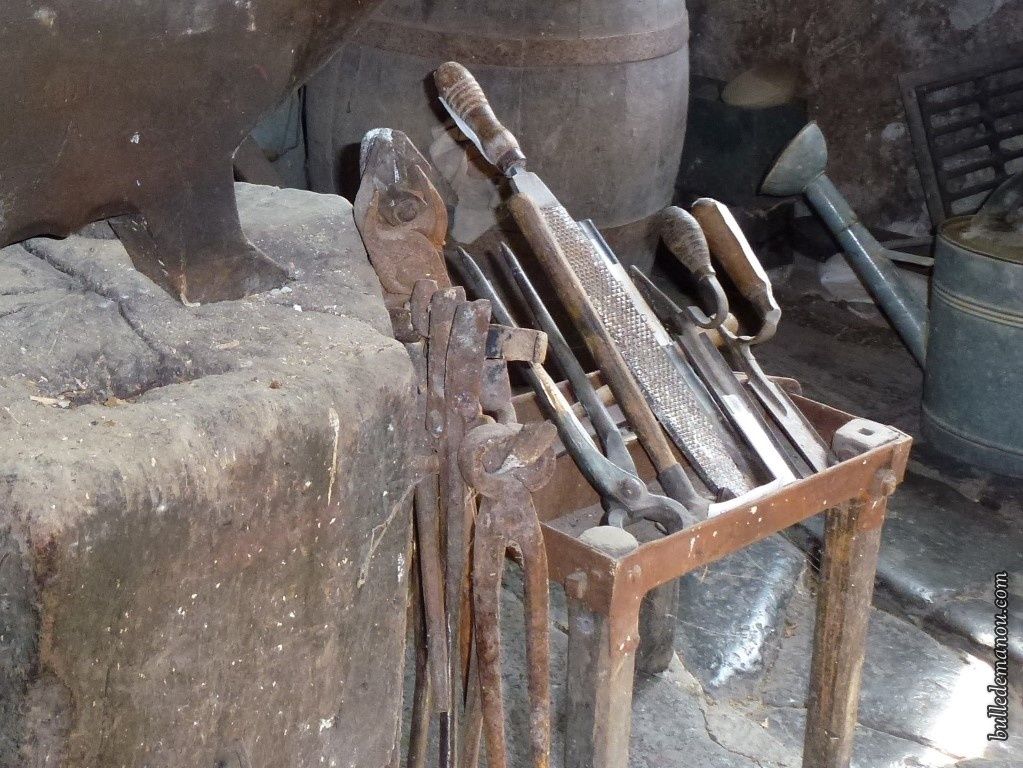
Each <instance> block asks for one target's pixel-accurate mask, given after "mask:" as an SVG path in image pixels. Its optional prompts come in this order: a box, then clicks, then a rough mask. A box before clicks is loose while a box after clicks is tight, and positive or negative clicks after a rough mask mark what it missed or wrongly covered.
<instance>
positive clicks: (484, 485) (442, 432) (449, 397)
mask: <svg viewBox="0 0 1023 768" xmlns="http://www.w3.org/2000/svg"><path fill="white" fill-rule="evenodd" d="M405 305H406V308H407V310H408V320H409V330H410V332H414V333H417V334H421V335H422V338H421V341H419V342H416V343H411V344H406V348H407V349H408V350H409V353H410V355H411V356H412V358H413V361H414V362H415V363H416V369H417V371H419V373H420V388H421V390H422V399H423V413H424V416H423V418H424V434H425V437H424V441H425V442H426V444H427V445H426V452H427V453H428V454H431V455H432V456H433V461H432V464H431V462H430V461H427V462H426V464H427V465H429V470H430V471H429V472H428V474H427V475H426V477H425V478H423V480H422V481H421V482H420V484H419V486H417V490H416V513H417V518H416V523H417V526H416V532H417V539H416V543H417V550H416V553H417V560H418V566H419V572H420V584H421V586H420V588H419V593H418V594H416V595H414V596H413V598H414V601H415V604H416V608H417V610H418V611H419V612H420V613H421V614H422V620H421V621H420V622H419V624H417V626H418V627H419V628H420V632H419V633H418V634H417V656H416V658H417V664H416V687H415V692H414V699H413V702H414V717H413V721H412V735H411V739H410V747H409V753H408V756H407V761H408V765H409V766H410V767H411V768H421V766H423V765H424V764H425V762H426V761H427V747H426V745H427V744H428V742H429V738H428V737H429V726H430V722H431V715H432V714H440V732H439V736H440V738H439V747H440V755H439V757H440V764H441V765H442V766H446V768H474V767H475V765H476V763H477V761H478V759H479V754H480V746H481V744H480V742H481V737H482V735H483V734H484V733H485V735H486V739H487V755H488V764H489V765H492V766H505V765H506V763H507V758H506V753H505V750H506V745H505V738H504V730H503V728H504V703H503V697H502V694H501V685H500V674H501V669H500V615H499V610H498V606H499V600H500V590H501V572H502V569H503V567H504V561H505V557H506V555H507V553H508V552H509V551H513V552H515V553H517V554H518V556H519V559H520V560H521V561H522V563H523V568H524V572H525V575H526V596H527V599H526V606H525V612H526V625H527V627H528V633H527V655H528V658H529V661H530V692H531V704H530V721H531V723H532V730H531V734H532V740H533V756H534V768H546V766H547V765H548V759H549V753H550V672H549V668H550V650H549V636H548V632H549V629H548V625H549V606H548V573H547V563H546V550H545V547H544V541H543V533H542V530H541V528H540V521H539V518H538V517H537V515H536V512H535V509H534V508H533V504H532V499H531V492H532V491H533V490H536V489H538V488H540V487H541V486H542V485H544V484H545V483H546V481H547V480H548V479H549V477H550V475H551V473H552V471H553V468H554V456H553V453H552V452H551V450H550V447H551V444H552V442H553V440H554V430H553V427H552V426H551V425H550V424H548V423H546V422H533V423H531V424H530V425H528V426H526V427H523V426H522V425H520V424H517V423H515V411H514V408H513V407H512V403H511V388H510V385H509V382H508V373H507V361H508V360H515V359H521V360H523V361H524V362H527V363H531V364H535V359H536V358H537V356H538V355H539V356H540V358H541V359H542V355H543V352H544V350H545V349H546V338H545V336H544V334H542V333H539V332H533V331H522V330H520V329H516V328H510V327H502V326H491V325H490V316H491V307H490V303H489V302H487V301H466V300H465V292H464V290H463V289H461V288H440V287H438V285H437V282H436V281H435V280H429V279H423V280H419V281H417V282H416V283H415V284H414V285H413V286H412V289H411V291H410V293H409V296H408V299H407V301H406V302H405ZM495 418H496V421H495ZM477 495H479V496H480V497H481V501H480V502H479V509H478V510H477V501H476V496H477ZM470 553H471V556H470ZM470 565H471V567H470ZM431 704H432V705H431ZM427 710H429V711H427Z"/></svg>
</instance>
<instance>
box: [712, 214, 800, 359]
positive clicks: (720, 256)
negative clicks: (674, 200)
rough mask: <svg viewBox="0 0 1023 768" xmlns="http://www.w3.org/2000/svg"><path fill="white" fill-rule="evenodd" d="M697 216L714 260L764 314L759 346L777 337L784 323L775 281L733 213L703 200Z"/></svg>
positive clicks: (757, 336) (758, 338)
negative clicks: (775, 291)
mask: <svg viewBox="0 0 1023 768" xmlns="http://www.w3.org/2000/svg"><path fill="white" fill-rule="evenodd" d="M693 216H695V217H696V220H697V221H698V222H699V223H700V226H701V227H702V228H703V232H704V234H705V235H706V237H707V243H708V245H709V246H710V251H711V253H712V254H714V257H715V258H716V259H717V260H718V261H719V262H720V264H721V266H722V267H723V268H724V270H725V272H727V273H728V276H729V277H730V278H732V281H733V282H734V283H735V287H736V288H738V289H739V291H740V292H741V293H742V295H743V296H745V297H746V298H747V299H749V301H750V302H752V304H753V305H754V306H755V307H756V308H757V309H758V310H759V311H760V313H761V315H762V316H763V319H764V321H763V325H762V327H761V328H760V330H759V331H758V332H757V334H756V337H755V340H756V342H758V343H759V342H763V341H767V339H769V338H771V336H773V335H774V332H775V330H777V327H778V321H779V320H780V319H781V307H779V306H778V302H777V301H775V298H774V290H773V289H772V288H771V280H770V278H769V277H768V276H767V273H766V272H765V271H764V268H763V267H762V266H761V264H760V260H759V259H757V256H756V254H755V253H753V248H751V247H750V244H749V241H748V240H747V239H746V236H745V235H744V234H743V233H742V230H741V229H740V228H739V223H738V222H737V221H736V220H735V217H734V216H732V212H731V211H729V210H728V208H726V207H725V206H724V205H722V204H721V203H719V202H718V201H717V200H712V199H710V198H709V197H703V198H700V199H699V200H697V201H696V202H695V203H693Z"/></svg>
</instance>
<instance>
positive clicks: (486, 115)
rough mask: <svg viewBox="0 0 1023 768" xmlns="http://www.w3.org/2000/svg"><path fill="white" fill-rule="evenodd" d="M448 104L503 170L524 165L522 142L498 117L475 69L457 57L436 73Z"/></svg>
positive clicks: (464, 128) (475, 141)
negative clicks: (469, 67)
mask: <svg viewBox="0 0 1023 768" xmlns="http://www.w3.org/2000/svg"><path fill="white" fill-rule="evenodd" d="M433 80H434V82H435V83H436V84H437V90H438V92H439V93H440V97H441V100H442V101H443V103H444V106H445V108H446V109H447V110H448V112H450V113H451V116H452V117H453V118H454V119H455V122H456V123H458V127H459V128H461V129H462V131H463V133H465V134H466V135H467V136H468V137H469V138H470V139H471V140H472V141H473V143H474V144H476V146H477V148H478V149H479V150H480V152H482V153H483V156H484V157H486V158H487V160H488V161H489V162H491V163H492V164H493V165H495V166H496V167H497V168H498V169H499V170H500V171H501V172H502V173H508V171H509V170H510V169H511V168H513V167H515V166H516V165H523V164H524V163H525V161H526V156H525V155H524V154H522V149H521V148H520V147H519V142H518V140H517V139H516V138H515V136H514V135H513V134H512V132H511V131H509V130H508V129H507V128H505V127H504V126H503V125H501V121H500V120H498V119H497V115H495V114H494V110H493V108H491V106H490V102H488V101H487V96H486V94H485V93H483V89H482V88H481V87H480V84H479V83H478V82H476V78H475V77H473V76H472V73H471V72H470V71H469V70H468V69H466V68H465V67H463V66H462V65H461V64H459V63H458V62H457V61H449V62H447V63H446V64H441V65H440V66H439V67H438V68H437V70H436V71H435V72H434V73H433Z"/></svg>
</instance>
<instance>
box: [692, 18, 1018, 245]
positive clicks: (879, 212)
mask: <svg viewBox="0 0 1023 768" xmlns="http://www.w3.org/2000/svg"><path fill="white" fill-rule="evenodd" d="M689 10H690V18H691V23H692V29H693V37H692V41H691V51H692V63H693V72H694V73H697V74H701V75H707V76H710V77H716V78H720V79H725V80H727V79H730V78H732V77H734V76H735V75H737V74H739V73H740V72H742V71H743V70H745V69H747V68H748V67H750V66H752V65H754V64H758V63H763V62H770V63H782V64H788V65H791V66H793V67H794V68H795V69H797V70H798V71H799V72H800V73H801V75H802V77H801V80H802V91H803V95H805V96H806V97H807V99H808V102H809V109H810V114H811V116H812V117H814V118H815V119H816V120H818V122H820V124H821V126H822V127H823V129H824V132H825V134H826V135H827V137H828V140H829V144H830V146H831V153H832V158H833V160H832V164H831V168H832V171H833V175H834V178H835V181H836V183H837V184H838V186H839V187H840V188H841V189H842V191H843V192H845V193H846V194H847V195H848V196H849V199H850V200H851V202H852V203H853V205H854V206H855V207H856V208H857V209H858V210H859V211H860V214H861V215H862V216H863V217H864V219H865V220H866V221H867V222H868V223H870V224H872V225H875V224H876V225H881V226H892V227H893V228H895V229H898V230H902V231H911V230H912V231H923V230H925V229H926V228H927V226H928V225H929V219H928V218H927V214H926V210H925V208H924V202H923V190H922V188H921V186H920V180H919V177H918V175H917V171H916V167H915V165H914V160H913V149H912V144H911V141H910V138H909V131H908V128H907V125H906V117H905V113H904V110H903V107H902V98H901V93H900V90H899V83H898V75H899V74H900V73H903V72H910V71H914V70H917V69H920V68H923V67H926V66H928V65H930V64H932V63H936V62H940V61H945V60H948V59H952V60H956V59H961V60H963V61H965V62H969V60H970V57H971V56H972V55H975V54H980V53H983V52H986V51H989V50H991V49H993V48H996V47H998V46H1002V45H1007V44H1009V43H1011V42H1016V41H1019V40H1020V39H1021V38H1023V3H1020V2H1015V0H838V1H837V2H820V0H689Z"/></svg>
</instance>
